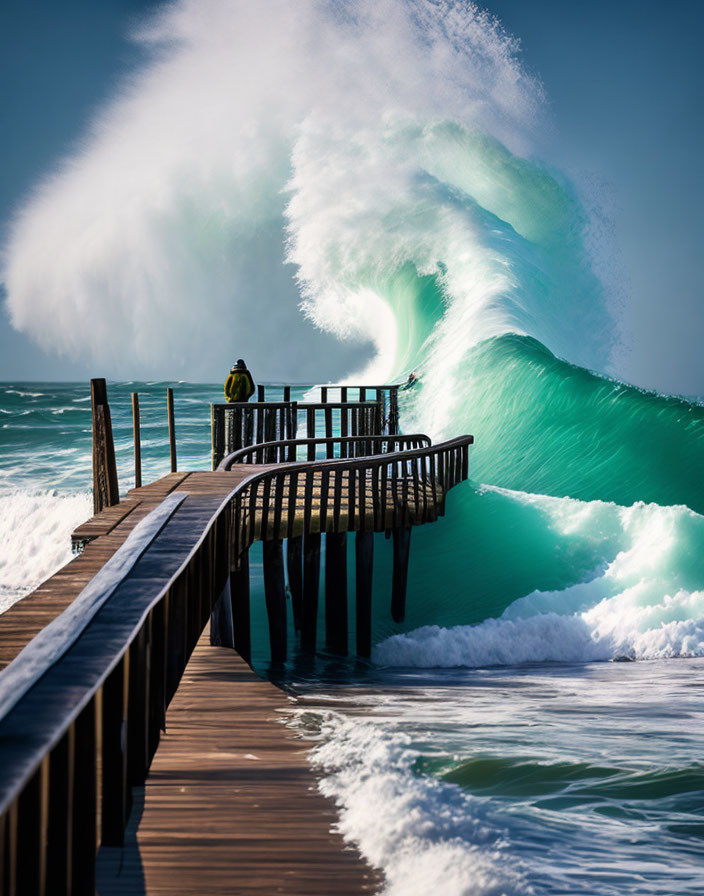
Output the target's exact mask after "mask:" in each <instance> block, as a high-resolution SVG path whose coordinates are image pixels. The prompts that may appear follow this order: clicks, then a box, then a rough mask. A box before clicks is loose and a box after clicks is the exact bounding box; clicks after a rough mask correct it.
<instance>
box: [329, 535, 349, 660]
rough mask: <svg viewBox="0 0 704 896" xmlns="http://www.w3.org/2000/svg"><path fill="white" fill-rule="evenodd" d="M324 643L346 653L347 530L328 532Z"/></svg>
mask: <svg viewBox="0 0 704 896" xmlns="http://www.w3.org/2000/svg"><path fill="white" fill-rule="evenodd" d="M325 647H326V649H327V650H329V651H330V653H336V654H338V655H339V656H346V655H347V533H346V532H329V533H328V534H327V535H326V536H325Z"/></svg>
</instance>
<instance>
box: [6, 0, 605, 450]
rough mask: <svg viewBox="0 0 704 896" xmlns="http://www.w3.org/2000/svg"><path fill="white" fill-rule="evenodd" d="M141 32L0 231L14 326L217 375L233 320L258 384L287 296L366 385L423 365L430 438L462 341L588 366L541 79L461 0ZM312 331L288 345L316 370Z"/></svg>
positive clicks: (587, 336)
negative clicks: (417, 280) (336, 342)
mask: <svg viewBox="0 0 704 896" xmlns="http://www.w3.org/2000/svg"><path fill="white" fill-rule="evenodd" d="M272 23H275V27H273V26H272ZM138 38H139V40H140V41H141V43H142V46H143V48H144V49H145V51H147V52H148V53H149V54H150V57H151V61H150V62H149V63H148V64H145V66H144V67H143V69H142V70H141V71H138V72H135V73H134V74H133V76H132V78H131V80H130V81H129V83H128V84H126V85H125V86H124V87H123V90H122V92H121V94H120V95H119V96H118V97H117V98H116V99H115V100H114V101H113V102H112V103H111V104H109V105H108V107H107V108H105V109H104V110H103V111H102V113H101V114H100V116H99V117H98V119H97V120H96V121H95V123H94V124H93V126H92V128H91V130H90V133H89V134H88V135H87V136H86V138H85V139H84V140H83V142H82V143H81V148H80V149H79V150H78V151H77V152H76V153H75V155H74V156H72V157H71V158H69V159H67V160H66V161H65V162H64V163H63V164H62V165H60V166H59V167H58V169H57V170H56V171H55V172H54V173H53V174H52V175H51V176H50V177H48V178H47V179H46V180H45V182H44V183H43V184H42V185H41V186H40V187H39V188H38V189H37V190H36V191H35V192H34V194H33V195H32V197H31V198H30V199H29V200H28V201H27V202H26V203H25V205H24V207H23V208H22V209H21V210H20V212H19V214H18V215H17V217H16V219H15V221H14V224H13V226H12V228H11V232H10V236H9V240H8V243H7V246H6V251H5V258H6V264H5V270H4V279H5V282H6V285H7V290H8V307H9V311H10V314H11V318H12V321H13V323H14V325H15V326H16V327H18V328H20V329H21V330H23V331H26V332H28V333H30V334H31V335H32V336H33V337H34V338H36V339H37V340H38V341H39V342H40V343H41V344H42V345H44V346H47V347H51V348H55V349H58V350H61V351H65V352H68V353H70V354H73V355H85V354H86V353H89V352H95V353H96V355H97V356H98V357H99V358H100V362H101V365H102V368H103V369H109V370H112V371H118V372H119V371H120V370H122V371H126V370H127V369H128V368H129V371H130V375H134V370H135V369H139V368H141V369H143V370H145V371H146V370H149V369H152V370H156V371H159V372H160V373H161V372H167V371H168V375H170V376H173V375H174V363H176V364H177V366H178V365H183V369H184V370H188V372H189V375H190V376H192V377H193V376H198V375H201V374H203V375H206V374H205V372H206V371H207V372H209V374H210V376H214V375H215V371H216V369H219V367H215V366H214V365H216V364H217V365H221V364H222V363H223V358H226V359H227V361H228V363H229V354H230V351H231V341H232V331H231V328H230V327H222V328H220V329H219V330H218V331H214V330H213V328H212V325H211V324H212V320H230V321H231V320H235V319H236V320H237V321H238V324H239V326H240V327H241V329H242V330H245V331H247V332H248V334H249V337H248V339H249V343H250V345H249V347H248V357H249V353H251V354H252V358H251V361H252V363H253V365H255V366H257V368H258V369H260V370H263V371H264V373H265V374H266V373H267V370H270V368H271V362H270V352H269V345H268V341H267V339H266V338H265V336H266V334H264V335H263V336H262V335H261V333H262V328H261V320H262V318H263V317H265V318H266V319H267V320H268V321H269V325H270V326H269V328H268V329H270V328H271V326H272V325H278V326H279V327H280V328H282V329H285V328H288V327H289V326H294V325H295V326H298V327H301V324H300V322H299V317H300V315H299V312H298V308H297V306H298V303H299V301H300V300H301V293H302V296H303V300H304V304H303V307H304V310H305V312H306V314H307V315H308V316H309V317H310V319H311V320H312V321H313V322H314V324H315V325H316V326H317V327H319V328H323V329H324V330H326V331H327V332H329V333H332V334H334V335H336V336H338V337H341V338H348V339H353V340H355V339H361V340H363V341H365V342H368V343H371V344H372V345H373V346H374V347H375V349H376V357H375V360H374V362H373V363H372V364H371V365H369V366H367V368H366V369H365V370H364V371H362V376H363V377H364V379H365V381H369V380H371V379H373V380H376V381H378V380H385V379H386V378H387V377H389V376H391V375H392V374H394V372H398V371H400V370H403V369H404V368H405V367H407V366H408V365H416V364H418V363H420V360H419V358H420V355H421V354H422V355H427V357H425V361H424V367H423V374H424V376H423V382H424V385H426V386H427V390H426V394H431V393H432V394H433V396H434V401H433V402H432V403H429V405H428V407H426V408H424V409H423V413H424V415H425V417H424V419H425V420H426V423H427V425H429V426H430V429H431V430H432V432H433V433H438V432H440V431H441V430H442V429H443V427H446V426H448V425H449V422H450V420H451V419H452V412H453V396H456V394H457V392H456V389H455V385H456V382H459V381H460V380H461V377H462V362H463V360H464V359H465V356H466V352H467V350H468V347H469V346H470V345H471V344H472V343H474V342H476V341H477V340H480V339H483V338H485V337H487V336H491V335H495V334H497V333H503V332H506V331H515V332H529V333H531V334H532V335H535V336H536V337H538V338H541V339H542V340H543V341H544V342H545V343H546V344H548V345H549V346H550V347H551V348H552V349H553V350H555V351H557V352H559V353H560V354H563V355H565V356H568V357H570V359H571V360H574V361H575V362H580V363H589V364H591V365H592V366H598V365H600V364H601V363H603V362H604V360H605V353H604V350H603V349H604V346H603V344H602V343H603V339H604V334H605V333H607V332H608V331H609V328H608V327H604V326H596V325H595V321H598V322H600V321H601V295H600V287H599V285H598V283H597V282H596V280H595V278H593V277H592V276H591V274H590V273H589V266H588V265H587V264H585V257H584V251H583V247H582V246H581V242H580V240H581V232H582V230H583V224H584V221H583V213H582V211H581V209H580V208H579V204H578V203H577V202H575V200H574V198H573V197H572V195H571V191H570V189H569V187H567V186H566V185H565V184H562V183H560V182H559V181H558V180H556V179H555V178H554V177H553V176H552V175H550V174H549V173H547V171H546V170H545V169H543V168H541V166H540V165H538V164H536V163H533V162H529V161H527V160H526V158H525V156H526V155H527V154H531V156H532V155H533V154H534V150H535V141H536V140H537V139H538V138H537V136H536V135H537V133H538V132H539V130H540V129H539V128H538V127H537V124H541V123H542V122H543V120H544V117H543V113H542V112H541V108H542V93H541V89H540V86H539V85H538V84H537V83H536V81H535V80H534V79H533V78H531V77H530V76H528V75H527V74H526V73H525V71H524V70H523V69H522V67H521V65H520V63H519V62H518V60H517V51H516V44H515V42H514V41H513V40H512V39H511V38H510V37H508V36H507V35H506V34H504V33H503V32H502V30H501V28H500V27H499V26H497V25H496V23H495V22H494V21H493V20H492V19H491V18H490V17H489V16H488V15H487V14H485V13H483V12H481V11H479V10H478V9H477V8H476V7H475V6H474V5H473V4H471V3H469V2H467V3H457V2H455V0H348V2H346V3H344V4H341V3H338V2H337V0H298V2H296V3H295V4H292V3H290V2H288V0H257V2H243V3H236V4H233V3H231V2H228V0H207V2H203V0H180V2H177V3H174V4H168V5H165V6H164V7H163V8H162V10H161V11H160V12H159V13H158V14H157V15H156V17H155V18H153V19H151V20H150V21H149V22H148V23H147V24H146V25H145V26H144V27H143V28H142V30H141V31H140V32H139V35H138ZM282 85H285V87H282ZM46 245H52V246H53V247H54V249H55V251H54V252H52V254H51V258H49V257H47V256H46V253H44V252H43V247H44V246H46ZM284 255H286V257H287V259H288V261H290V262H291V263H292V265H294V266H295V268H293V267H289V268H286V267H285V266H284V265H282V260H283V258H284ZM408 269H410V270H412V271H414V272H417V273H418V274H420V275H432V276H434V277H436V278H437V281H438V286H439V289H440V291H441V293H442V298H441V300H439V303H440V306H441V307H438V308H436V309H435V311H434V319H433V320H431V321H430V322H427V321H425V322H424V321H422V318H423V310H422V309H420V308H414V307H412V294H413V289H412V288H410V289H399V288H398V284H397V281H396V280H395V278H397V277H398V275H399V272H402V271H404V270H408ZM295 281H297V282H295ZM97 297H100V298H99V299H98V298H97ZM194 297H197V301H195V300H194ZM566 304H569V313H567V309H566V307H565V306H566ZM88 308H90V311H91V313H90V314H89V315H88V314H86V313H85V311H86V309H88ZM88 321H90V332H88V330H87V328H88ZM250 323H251V326H250ZM267 332H268V330H267ZM306 332H307V331H306V329H305V328H301V329H300V330H295V333H294V335H293V336H292V338H291V339H290V340H288V341H287V344H286V345H284V346H283V347H282V349H283V351H284V353H285V354H288V355H289V357H288V358H287V359H286V360H288V362H289V363H288V368H289V369H292V367H293V362H295V368H296V369H297V370H298V371H299V375H300V376H305V375H306V373H308V372H310V369H309V368H307V367H306V365H307V364H311V365H313V364H314V365H315V372H314V374H313V375H314V376H316V377H320V370H321V366H320V365H321V362H322V359H321V356H320V352H319V351H318V352H316V353H315V355H314V357H312V358H311V353H310V352H309V351H308V350H307V346H308V344H309V342H308V341H307V340H309V339H310V338H312V336H306V335H305V334H306ZM312 332H313V331H311V333H312ZM575 334H577V336H575ZM316 338H319V337H316ZM315 344H316V346H320V343H319V342H317V343H315ZM203 345H207V346H208V351H207V352H204V351H203ZM421 348H423V351H422V352H421ZM339 356H340V352H339V350H337V351H336V350H335V349H334V348H333V346H332V344H331V346H330V349H329V353H328V358H327V361H328V363H332V359H338V358H339ZM349 357H351V355H350V356H349ZM355 357H357V359H358V360H357V363H359V362H360V361H361V360H363V358H362V357H361V356H360V355H359V352H357V354H356V356H355ZM175 359H177V360H175ZM338 363H339V361H338ZM338 375H339V374H338ZM440 394H442V395H443V396H444V398H443V400H442V401H438V400H437V399H438V396H439V395H440ZM431 412H432V416H429V415H430V414H431Z"/></svg>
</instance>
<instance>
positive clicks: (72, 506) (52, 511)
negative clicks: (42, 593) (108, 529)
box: [0, 490, 91, 611]
mask: <svg viewBox="0 0 704 896" xmlns="http://www.w3.org/2000/svg"><path fill="white" fill-rule="evenodd" d="M90 515H91V500H90V495H89V494H87V493H84V494H70V495H66V494H57V493H55V492H50V491H48V492H41V493H36V492H29V491H22V490H15V491H11V492H9V493H4V494H2V495H0V611H2V610H6V609H7V608H8V607H9V606H11V605H12V604H13V603H14V602H15V601H16V600H19V598H20V597H23V596H24V595H25V594H27V593H28V592H30V591H31V590H32V589H34V588H36V587H37V585H39V584H40V583H41V582H43V581H44V579H46V578H48V576H50V575H52V574H53V573H54V572H56V570H57V569H59V568H60V567H61V566H63V565H64V564H65V563H67V562H68V561H69V560H70V559H71V532H72V531H73V530H74V529H75V528H76V526H78V525H79V524H80V523H82V522H83V521H84V520H86V519H88V517H90Z"/></svg>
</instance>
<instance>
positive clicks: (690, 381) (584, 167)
mask: <svg viewBox="0 0 704 896" xmlns="http://www.w3.org/2000/svg"><path fill="white" fill-rule="evenodd" d="M154 5H155V4H150V3H144V2H139V0H101V2H100V3H94V2H89V0H68V2H65V3H62V4H55V3H49V2H46V0H43V2H31V0H30V2H18V0H3V3H2V5H1V6H0V78H2V83H3V85H6V88H5V89H3V91H2V92H0V122H2V133H3V143H2V165H1V166H0V226H3V227H5V226H6V224H7V221H8V219H9V217H10V215H11V214H12V211H13V209H15V208H17V207H18V205H19V204H20V202H21V201H22V199H23V197H25V196H26V195H27V193H28V192H29V191H31V189H32V187H33V185H34V184H36V183H37V181H38V179H39V178H41V177H42V175H43V174H44V173H45V172H46V171H47V170H49V169H50V168H51V166H52V164H53V163H55V162H56V160H57V159H58V158H60V157H61V156H62V155H64V154H65V153H66V152H68V151H70V149H71V147H72V146H74V145H76V142H77V141H79V140H80V137H81V134H82V132H83V130H84V128H85V127H86V125H87V123H88V122H89V121H90V118H91V116H92V114H94V112H95V111H96V109H98V108H100V105H101V102H102V101H104V100H105V99H107V98H108V97H110V95H111V93H112V90H113V88H114V85H115V83H116V82H117V81H118V80H119V79H120V78H121V77H123V76H124V75H125V74H126V73H128V72H129V71H130V70H131V68H132V67H134V66H135V65H136V64H137V63H138V62H139V56H138V53H139V51H138V50H137V49H136V48H135V47H134V46H133V45H131V44H130V43H129V42H128V40H127V39H126V36H127V32H128V30H129V28H130V27H131V25H132V24H134V22H135V20H136V19H137V18H138V17H139V15H140V14H141V13H143V12H144V11H145V10H147V9H149V8H150V7H152V6H154ZM488 8H489V9H490V10H491V11H492V12H494V13H495V14H497V15H498V16H499V18H500V19H501V20H502V22H503V23H504V25H505V27H506V29H507V30H508V31H509V32H510V33H512V34H513V35H514V36H516V37H518V38H519V39H520V40H521V43H522V48H523V60H524V63H525V64H526V65H527V67H528V68H529V69H530V70H531V71H533V72H534V73H536V74H537V75H538V76H539V77H540V78H541V79H542V81H543V83H544V85H545V88H546V93H547V95H548V98H549V101H550V104H551V108H552V116H553V120H554V124H555V133H554V135H553V143H554V147H553V152H554V156H555V158H556V159H557V160H558V161H559V163H560V165H561V166H562V167H564V168H565V170H567V171H568V173H569V174H571V175H572V176H574V177H575V178H576V179H577V180H578V181H580V180H583V181H585V182H589V181H590V180H594V181H596V182H598V183H601V184H605V185H606V190H605V192H606V195H607V196H608V198H609V201H610V215H611V223H612V232H613V239H614V244H615V247H616V251H615V253H614V258H615V264H616V266H617V278H616V279H617V280H618V281H619V282H620V283H621V284H622V285H623V287H624V293H623V302H622V312H621V329H622V331H623V332H624V333H625V334H627V336H628V343H629V345H628V348H627V350H624V352H623V353H622V354H621V355H620V356H619V358H618V359H617V361H616V365H615V369H614V372H615V373H617V374H619V375H620V376H622V377H623V378H625V379H627V380H629V381H632V382H635V383H638V384H639V385H643V386H645V387H649V388H656V389H659V390H661V391H668V392H680V393H683V394H690V395H692V394H699V395H702V394H704V364H703V363H702V361H701V346H702V344H704V302H702V285H701V281H702V278H701V273H700V254H701V252H700V246H701V244H702V240H703V238H704V223H702V216H701V208H702V207H703V204H704V175H703V174H702V166H701V159H702V157H703V156H704V120H703V118H702V112H701V102H702V96H704V89H703V88H704V65H703V64H702V62H701V49H700V48H701V45H702V39H703V38H704V27H703V23H704V5H702V4H700V3H698V2H694V0H689V2H683V0H675V2H669V3H667V4H665V3H661V2H648V0H639V2H636V0H615V2H612V3H607V2H601V0H592V2H590V3H588V4H587V3H576V2H567V0H532V2H526V0H494V2H491V3H489V4H488ZM91 372H92V371H91V370H89V369H88V368H87V367H86V366H85V365H84V364H82V363H75V362H71V361H69V360H66V359H58V358H56V357H53V356H48V355H46V354H44V353H43V352H42V351H40V350H39V349H37V348H36V347H34V346H33V345H32V344H31V343H30V341H29V340H28V339H27V338H26V337H24V336H23V335H21V334H18V333H16V332H15V331H13V330H12V329H11V327H10V326H9V323H8V322H7V320H6V319H5V317H4V316H3V319H2V320H1V321H0V379H4V380H8V379H84V378H85V377H86V376H88V375H90V374H91Z"/></svg>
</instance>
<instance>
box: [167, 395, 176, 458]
mask: <svg viewBox="0 0 704 896" xmlns="http://www.w3.org/2000/svg"><path fill="white" fill-rule="evenodd" d="M166 410H167V413H168V416H169V453H170V455H171V472H172V473H175V472H176V470H177V469H178V465H177V463H176V427H175V424H174V390H173V389H167V390H166Z"/></svg>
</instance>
